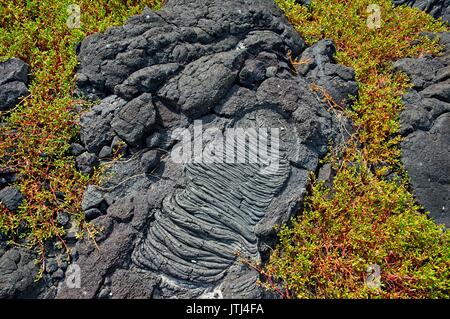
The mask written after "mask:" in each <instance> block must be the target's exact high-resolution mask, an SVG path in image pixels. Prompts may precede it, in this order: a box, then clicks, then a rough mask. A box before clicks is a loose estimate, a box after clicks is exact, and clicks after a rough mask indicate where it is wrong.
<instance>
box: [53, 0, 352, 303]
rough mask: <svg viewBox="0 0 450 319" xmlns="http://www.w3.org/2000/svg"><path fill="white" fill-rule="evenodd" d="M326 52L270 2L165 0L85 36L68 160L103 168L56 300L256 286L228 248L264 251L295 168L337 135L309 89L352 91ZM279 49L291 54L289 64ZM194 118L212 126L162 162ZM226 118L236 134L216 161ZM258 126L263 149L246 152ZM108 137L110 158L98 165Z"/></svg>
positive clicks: (311, 160) (296, 198)
mask: <svg viewBox="0 0 450 319" xmlns="http://www.w3.org/2000/svg"><path fill="white" fill-rule="evenodd" d="M334 53H335V48H334V45H333V43H332V42H331V41H329V40H323V41H321V42H319V43H317V44H316V45H315V46H314V47H311V48H306V45H305V43H304V41H303V40H302V39H301V38H300V37H299V35H298V34H297V33H296V32H295V30H294V29H293V28H292V27H291V26H290V25H289V24H288V22H287V21H286V19H285V17H284V16H283V14H282V12H281V11H280V10H279V9H278V8H277V6H276V5H275V4H274V3H273V2H272V1H270V0H259V1H249V0H248V1H226V2H223V1H214V0H208V1H187V0H185V1H181V0H178V1H174V0H172V1H168V2H167V3H166V5H165V6H164V8H163V9H162V10H161V11H158V12H153V11H151V10H145V11H144V12H143V13H142V14H141V15H139V16H135V17H132V18H130V19H129V20H128V21H127V23H126V25H125V26H123V27H116V28H112V29H109V30H108V31H107V32H105V33H104V34H96V35H93V36H90V37H88V38H87V39H85V40H84V41H83V43H82V44H81V49H80V54H79V59H80V62H81V67H80V69H79V71H78V74H77V78H78V87H79V90H80V93H82V94H84V95H85V96H87V97H89V98H101V99H102V101H101V103H100V104H99V105H97V106H95V107H94V108H93V109H92V110H91V111H89V112H88V113H86V114H84V115H83V116H82V118H81V141H82V144H83V147H84V148H85V150H86V151H85V152H84V153H83V154H81V155H79V157H80V156H83V158H85V159H86V158H88V157H89V156H90V157H91V158H92V157H97V158H103V160H102V162H103V163H105V162H106V167H108V169H107V172H106V176H108V178H106V180H105V181H104V183H103V184H102V185H101V186H99V187H94V186H92V187H89V188H88V190H87V191H86V193H85V196H84V200H83V209H84V210H85V212H86V214H87V215H89V216H94V219H93V222H94V223H95V224H98V225H100V226H102V227H103V228H104V232H103V234H102V235H101V236H100V238H99V239H98V244H99V248H100V251H97V250H96V249H94V247H93V245H92V244H91V243H89V241H86V242H83V243H79V244H78V251H79V252H80V257H79V259H78V261H77V263H78V265H79V266H80V268H81V271H82V288H81V289H78V290H77V289H69V288H66V287H65V286H64V285H61V287H60V289H59V292H58V297H59V298H68V297H76V298H93V297H107V298H111V297H112V298H120V297H133V298H139V297H143V298H147V297H153V298H158V297H161V298H170V297H187V298H197V297H206V298H208V297H212V298H214V297H244V298H250V297H258V298H260V297H264V292H263V291H262V290H261V289H260V288H258V287H257V286H256V285H255V283H256V280H257V278H258V274H257V273H256V272H255V271H253V270H251V269H249V268H248V267H246V266H244V265H243V264H242V263H241V262H240V261H239V258H238V254H240V255H241V256H243V257H248V258H252V259H254V260H256V261H258V262H259V261H261V259H262V258H264V256H265V257H267V254H268V248H267V245H271V244H272V241H273V235H274V230H273V228H274V226H275V225H276V224H282V223H284V222H286V221H287V220H288V219H289V217H290V216H291V215H292V214H294V213H296V212H297V211H298V210H299V209H300V208H301V205H302V200H303V197H304V195H305V191H306V186H307V175H308V172H310V171H315V170H316V169H317V167H318V160H319V158H320V157H321V156H323V155H324V154H325V153H326V151H327V147H328V143H329V142H330V141H331V142H335V143H336V142H338V141H340V140H342V139H344V138H345V134H346V130H348V127H349V123H348V121H347V120H346V119H345V118H343V117H342V116H341V115H340V114H338V113H337V112H329V111H327V109H328V105H327V104H326V103H325V102H323V101H322V98H323V97H322V96H320V94H319V95H316V94H314V93H313V92H312V90H311V85H312V84H316V85H319V86H320V87H322V88H323V89H324V90H326V91H327V92H329V94H330V95H331V96H332V97H333V98H334V99H335V101H337V102H339V103H341V104H342V105H344V106H345V105H346V104H348V103H349V102H350V98H349V96H350V95H353V96H355V95H356V94H357V85H356V83H355V80H354V72H353V70H352V69H349V68H347V67H344V66H341V65H337V64H335V63H334V61H333V54H334ZM288 54H291V56H292V57H299V58H301V59H302V63H301V64H299V65H298V67H297V69H295V67H294V66H293V65H292V64H291V62H290V61H289V59H288ZM197 121H200V122H197ZM198 123H201V124H202V126H203V127H202V130H200V131H198V130H197V127H196V125H198ZM183 128H184V129H185V131H181V133H180V134H181V136H179V139H180V141H177V140H176V139H173V138H172V133H174V131H175V130H177V129H183ZM266 128H267V129H272V128H275V129H278V131H277V132H272V131H270V133H267V135H264V134H262V133H260V130H261V129H266ZM207 129H216V130H217V131H216V132H215V133H214V134H212V135H211V134H210V135H209V136H205V135H207V134H203V142H202V143H203V144H202V145H201V146H200V153H197V154H195V150H194V160H192V159H191V161H187V162H177V161H175V160H174V158H173V156H172V155H173V154H178V153H180V154H181V153H182V151H184V150H185V149H186V148H185V147H187V149H189V147H190V146H191V144H192V145H194V144H195V143H196V142H195V139H197V140H198V138H199V137H200V135H199V134H202V132H203V133H205V132H206V130H207ZM233 129H238V130H239V129H241V130H243V132H245V133H243V134H242V135H241V136H246V138H244V139H243V140H239V138H236V139H235V141H236V145H237V146H236V154H235V155H232V156H233V160H232V161H231V162H226V161H224V158H225V157H221V156H220V154H221V153H220V151H221V147H222V146H223V145H224V141H227V142H228V141H229V140H230V139H229V137H230V136H231V140H232V141H233V139H232V138H233V134H232V133H230V132H233ZM267 131H268V132H269V130H267ZM199 132H200V133H199ZM217 133H220V134H217ZM222 133H223V134H222ZM187 135H189V136H190V137H188V138H186V136H187ZM261 136H263V142H267V143H268V145H270V150H269V154H266V155H262V156H260V157H259V160H258V161H257V162H250V161H249V159H250V158H252V155H255V156H256V157H257V154H258V155H260V154H259V149H258V145H260V144H256V142H255V141H256V140H258V143H261V139H260V138H261ZM221 137H222V139H221ZM275 137H279V156H277V157H276V161H273V159H274V157H273V156H272V155H273V154H274V152H273V150H275V148H272V147H275V144H274V141H275V140H272V138H275ZM254 138H256V139H254ZM269 140H270V142H269ZM252 141H253V143H252ZM191 142H192V143H191ZM118 147H119V148H120V147H122V152H123V154H124V156H123V157H122V158H121V159H120V160H119V161H116V162H108V157H107V155H108V154H111V152H113V151H114V150H116V149H117V148H118ZM193 148H195V146H193ZM239 152H240V153H239ZM86 154H90V155H89V156H88V155H86ZM218 154H219V155H218ZM233 154H234V153H233ZM242 154H244V157H245V154H247V157H245V158H246V159H247V160H246V161H244V162H238V161H236V159H237V157H238V156H239V155H242ZM105 155H106V156H105ZM227 155H228V153H227ZM199 156H200V157H202V158H201V160H199ZM84 162H86V160H84ZM91 162H93V161H91ZM274 164H275V165H274ZM93 210H94V211H93ZM97 216H98V217H97ZM124 278H129V279H128V280H126V279H124ZM130 281H131V282H138V283H139V285H138V286H134V285H131V284H130Z"/></svg>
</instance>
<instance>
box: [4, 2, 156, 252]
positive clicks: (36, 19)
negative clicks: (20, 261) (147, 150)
mask: <svg viewBox="0 0 450 319" xmlns="http://www.w3.org/2000/svg"><path fill="white" fill-rule="evenodd" d="M73 3H77V4H78V5H79V6H80V8H81V10H80V11H81V26H80V28H76V29H70V28H69V27H68V26H67V24H66V21H67V19H68V17H69V14H70V12H69V10H68V7H69V5H71V4H73ZM160 4H161V1H159V0H141V1H139V0H126V1H123V0H99V1H90V0H82V1H72V0H58V1H55V0H0V60H2V61H3V60H6V59H8V58H11V57H19V58H21V59H23V60H25V61H26V62H28V63H29V64H30V65H31V84H30V87H29V90H30V95H29V96H28V97H27V98H26V99H24V100H23V101H22V102H21V103H20V105H19V106H18V107H17V108H15V109H14V110H13V111H12V112H11V114H10V115H9V117H8V119H7V126H6V127H3V126H2V127H1V132H0V133H1V135H0V136H1V140H0V165H1V167H8V168H12V169H14V170H15V171H17V173H18V176H19V180H18V182H17V184H18V186H19V187H20V189H21V191H22V192H23V193H24V194H25V195H26V201H25V203H24V204H23V205H22V207H21V208H20V210H19V212H17V213H11V212H9V211H8V210H7V209H6V207H0V233H6V234H8V235H10V238H12V240H15V239H17V237H15V236H16V235H17V229H18V227H19V225H22V228H24V229H26V231H25V232H23V233H22V234H21V236H22V237H27V238H28V242H29V244H30V245H31V246H33V245H38V246H39V247H40V248H41V251H42V248H43V247H44V243H45V241H46V240H48V239H51V238H54V237H55V236H56V237H59V238H60V239H61V237H62V236H63V235H64V230H63V229H62V228H61V227H59V226H58V225H57V224H56V221H55V218H56V214H57V212H59V211H65V212H67V213H69V214H71V215H72V217H73V218H74V219H75V220H76V221H78V223H79V224H80V225H79V226H80V229H82V230H85V231H88V232H92V231H93V229H92V228H91V227H90V226H89V225H88V224H85V223H84V222H83V216H82V214H81V208H80V201H81V197H82V194H83V191H84V189H85V188H86V185H87V184H88V183H94V182H95V180H96V178H97V177H96V176H95V177H94V178H92V179H91V178H89V177H88V176H83V175H82V174H81V173H79V172H78V171H77V170H76V169H75V167H74V160H73V158H72V157H70V156H69V153H68V148H69V143H70V141H71V140H72V139H73V138H74V137H75V136H76V134H77V125H76V123H77V117H76V115H75V112H73V108H74V105H75V104H79V103H81V101H74V100H73V98H72V97H71V95H72V91H73V89H74V85H75V81H74V70H75V67H76V66H77V58H76V53H75V46H76V44H77V43H78V42H79V41H81V40H82V39H83V38H84V37H85V36H87V35H89V34H91V33H93V32H98V31H103V30H105V29H106V28H107V27H109V26H113V25H120V24H123V23H124V21H125V19H126V18H128V17H129V16H130V15H133V14H137V13H140V12H141V11H142V9H143V8H144V6H146V5H147V6H149V7H152V8H159V6H160ZM56 192H63V193H64V194H65V197H64V199H61V198H59V199H58V198H57V196H56ZM23 226H25V227H23ZM80 235H81V233H80Z"/></svg>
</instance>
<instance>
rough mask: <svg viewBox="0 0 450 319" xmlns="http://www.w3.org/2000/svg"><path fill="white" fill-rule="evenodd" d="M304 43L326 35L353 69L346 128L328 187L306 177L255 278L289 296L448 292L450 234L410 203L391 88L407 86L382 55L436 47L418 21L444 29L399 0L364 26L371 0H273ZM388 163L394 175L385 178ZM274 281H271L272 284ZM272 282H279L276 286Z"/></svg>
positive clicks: (397, 92)
mask: <svg viewBox="0 0 450 319" xmlns="http://www.w3.org/2000/svg"><path fill="white" fill-rule="evenodd" d="M276 2H277V3H278V5H279V6H280V7H281V9H282V10H283V11H284V12H285V14H286V15H287V17H288V19H289V20H290V22H291V23H292V24H293V25H294V26H295V28H296V29H297V30H298V31H299V32H300V34H301V35H302V36H304V38H305V39H306V40H307V42H308V43H309V44H312V43H314V42H316V41H318V40H320V39H322V38H331V39H333V40H334V42H335V43H336V48H337V54H336V59H337V61H338V62H340V63H342V64H345V65H347V66H351V67H353V68H354V69H355V72H356V78H357V81H358V83H359V88H360V92H359V98H358V100H357V102H356V103H355V105H354V106H353V108H352V110H347V112H346V113H347V115H348V116H349V117H350V118H351V119H352V120H353V122H354V124H355V127H356V133H355V134H354V135H353V136H352V138H351V139H350V141H349V142H348V145H346V146H345V148H344V149H339V150H332V152H331V153H330V156H329V157H328V160H329V161H330V162H331V163H332V165H333V167H334V169H335V170H336V172H337V173H336V177H335V179H334V181H333V187H332V189H330V188H327V187H326V186H325V185H324V184H323V183H321V182H318V181H315V180H312V189H311V192H310V194H309V195H308V197H307V198H306V204H305V208H304V210H303V212H302V214H301V215H300V216H298V217H296V218H294V220H293V221H292V225H291V226H290V227H287V226H284V227H282V228H281V231H280V233H279V244H278V246H277V247H276V249H275V250H274V252H273V253H272V255H271V258H270V261H269V263H268V264H267V265H266V266H265V269H263V270H262V271H261V272H262V274H264V277H265V278H266V279H268V281H266V282H265V283H264V285H265V286H267V287H269V288H272V289H273V288H274V284H270V283H273V282H279V283H280V284H281V285H282V286H283V288H284V290H287V291H289V292H290V295H291V296H293V297H298V298H368V297H377V298H436V297H438V298H439V297H447V298H448V297H449V296H450V235H449V233H448V232H447V231H446V230H445V229H444V227H443V226H439V225H436V224H435V223H434V222H433V221H432V220H430V219H429V218H428V216H427V215H426V214H423V213H421V208H420V207H419V206H418V205H417V204H415V202H414V199H413V196H412V195H411V194H410V192H409V191H408V183H407V182H408V180H407V177H406V176H405V174H404V172H403V170H402V166H401V163H400V161H399V155H400V150H399V147H398V143H399V141H400V137H399V136H398V129H399V121H398V117H399V112H400V111H401V109H402V107H403V105H402V102H401V97H402V96H403V94H404V93H405V92H406V90H407V88H408V87H409V83H408V79H407V77H406V76H405V75H404V74H399V73H393V71H392V69H391V61H392V60H397V59H400V58H403V57H415V56H421V55H423V54H425V53H431V54H437V53H438V52H439V50H440V47H439V45H438V44H437V43H436V42H433V41H431V40H429V39H427V38H424V37H422V36H421V35H420V32H422V31H434V32H436V31H446V30H447V28H446V27H445V26H444V25H443V24H442V23H440V22H437V21H435V20H433V19H432V18H431V17H430V16H428V15H427V14H425V13H423V12H421V11H418V10H416V9H412V8H409V7H394V6H393V4H392V1H387V0H380V1H377V2H376V3H377V4H378V5H379V6H380V8H381V18H382V21H383V22H382V25H381V28H378V29H369V28H368V27H367V18H368V15H369V13H368V12H367V7H368V5H370V4H372V3H373V1H372V0H347V1H346V0H317V1H314V0H313V1H312V4H311V5H310V6H308V7H305V6H300V5H298V4H296V3H295V1H293V0H277V1H276ZM392 172H396V173H397V175H398V176H400V177H399V178H397V179H396V180H389V179H387V174H388V173H392ZM373 264H376V265H378V266H379V267H380V270H381V287H380V288H379V289H374V288H369V287H367V285H366V284H365V279H366V278H367V275H368V273H367V269H368V267H369V265H373ZM277 290H279V289H278V288H277ZM284 290H279V291H284Z"/></svg>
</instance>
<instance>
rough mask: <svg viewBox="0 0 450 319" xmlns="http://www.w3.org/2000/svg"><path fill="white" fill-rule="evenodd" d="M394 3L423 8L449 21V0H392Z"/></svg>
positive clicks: (434, 15) (436, 16)
mask: <svg viewBox="0 0 450 319" xmlns="http://www.w3.org/2000/svg"><path fill="white" fill-rule="evenodd" d="M394 4H396V5H402V4H406V5H408V6H411V7H415V8H418V9H420V10H423V11H425V12H427V13H429V14H430V15H432V16H433V17H435V18H442V21H446V22H449V21H450V0H394Z"/></svg>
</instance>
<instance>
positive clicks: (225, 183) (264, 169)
mask: <svg viewBox="0 0 450 319" xmlns="http://www.w3.org/2000/svg"><path fill="white" fill-rule="evenodd" d="M269 112H271V111H269ZM256 113H257V114H256V116H264V115H265V113H266V112H264V111H262V112H256ZM281 121H284V120H282V119H281V116H280V123H281ZM278 125H279V124H278ZM248 132H250V133H251V132H252V131H250V130H249V131H248ZM255 132H256V131H255ZM282 136H283V135H282ZM225 138H227V136H226V135H225ZM254 140H256V136H253V139H251V138H248V139H236V149H235V150H236V154H237V152H239V151H243V150H245V153H246V154H239V155H244V156H245V155H247V157H246V159H247V163H226V162H224V163H214V162H213V158H208V157H211V154H210V152H204V156H203V162H201V163H195V162H191V163H189V164H187V165H186V180H187V183H186V188H185V189H182V190H179V191H176V192H175V193H174V194H170V195H168V196H167V197H166V198H165V199H164V201H163V204H162V208H161V209H160V210H156V211H155V215H154V216H155V220H154V221H153V222H152V224H151V226H150V228H149V230H148V234H147V237H146V238H145V240H143V241H142V242H141V243H140V244H139V245H138V248H137V249H136V250H135V251H134V254H133V261H134V262H135V264H136V265H138V266H139V267H140V268H143V269H146V270H151V271H155V272H157V273H161V274H163V275H166V276H168V277H171V279H176V280H181V282H184V283H185V284H187V285H202V284H214V283H216V282H218V281H219V280H220V279H222V278H223V276H224V275H225V272H226V270H227V269H228V268H229V267H230V266H231V265H232V264H233V263H234V262H235V261H236V254H237V253H241V254H243V255H245V256H249V257H252V258H258V256H259V255H258V247H257V246H258V240H257V237H256V235H255V231H254V227H255V226H256V224H257V223H258V222H259V221H261V219H262V218H263V217H264V214H265V212H266V209H267V207H268V206H269V204H270V202H271V201H272V199H273V198H274V197H275V196H276V195H277V194H278V193H279V191H280V189H281V188H282V187H283V184H284V183H285V181H286V180H287V178H288V175H289V172H290V167H289V162H288V156H287V154H286V152H285V150H283V149H280V150H279V154H280V158H279V159H278V158H277V162H276V163H275V161H274V159H275V158H274V156H273V153H272V152H270V151H269V152H268V153H267V154H265V155H266V157H265V158H262V157H261V158H258V161H257V163H249V162H248V159H250V158H257V156H258V155H261V152H258V146H261V144H262V143H259V144H256V143H252V142H251V141H254ZM268 140H269V139H267V141H268ZM222 142H223V141H222V140H219V141H216V140H213V141H211V142H210V143H216V144H217V143H222ZM291 145H292V144H291ZM236 158H237V156H236Z"/></svg>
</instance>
